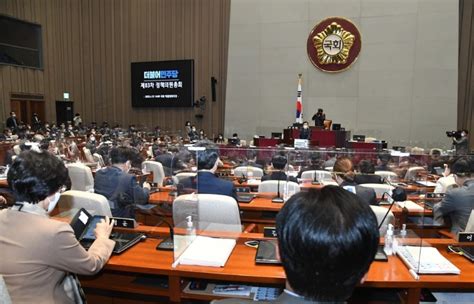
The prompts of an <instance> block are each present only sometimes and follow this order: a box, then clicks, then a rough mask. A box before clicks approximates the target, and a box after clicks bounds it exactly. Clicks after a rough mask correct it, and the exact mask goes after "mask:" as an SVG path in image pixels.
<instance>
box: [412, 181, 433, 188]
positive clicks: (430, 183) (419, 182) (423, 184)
mask: <svg viewBox="0 0 474 304" xmlns="http://www.w3.org/2000/svg"><path fill="white" fill-rule="evenodd" d="M416 183H417V184H420V185H422V186H425V187H436V183H433V182H430V181H416Z"/></svg>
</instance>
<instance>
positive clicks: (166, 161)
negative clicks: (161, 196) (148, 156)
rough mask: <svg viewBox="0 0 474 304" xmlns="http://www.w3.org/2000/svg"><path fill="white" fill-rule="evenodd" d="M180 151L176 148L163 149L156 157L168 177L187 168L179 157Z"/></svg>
mask: <svg viewBox="0 0 474 304" xmlns="http://www.w3.org/2000/svg"><path fill="white" fill-rule="evenodd" d="M178 152H179V149H178V148H177V147H176V146H170V147H169V148H166V147H164V148H162V149H161V153H160V154H158V155H157V156H156V157H155V160H156V161H157V162H160V163H161V164H162V165H163V170H164V171H165V175H166V176H171V175H173V174H174V173H175V172H176V171H180V170H183V169H186V168H187V166H186V164H184V163H183V162H182V160H181V159H180V158H179V156H178Z"/></svg>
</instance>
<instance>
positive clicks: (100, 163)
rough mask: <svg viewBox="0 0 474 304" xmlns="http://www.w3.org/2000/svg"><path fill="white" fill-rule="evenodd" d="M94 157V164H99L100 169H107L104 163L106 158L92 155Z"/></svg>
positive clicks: (97, 154)
mask: <svg viewBox="0 0 474 304" xmlns="http://www.w3.org/2000/svg"><path fill="white" fill-rule="evenodd" d="M92 157H93V158H94V162H96V163H98V164H99V167H101V168H102V167H105V162H104V158H103V157H102V155H100V154H99V153H94V154H92Z"/></svg>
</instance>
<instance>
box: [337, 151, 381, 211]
mask: <svg viewBox="0 0 474 304" xmlns="http://www.w3.org/2000/svg"><path fill="white" fill-rule="evenodd" d="M333 173H334V174H335V176H336V182H337V183H338V184H339V186H340V187H342V188H344V189H346V190H348V191H350V192H353V193H355V194H356V195H357V196H358V197H359V198H360V199H361V201H363V202H365V203H367V204H368V205H378V202H377V196H376V194H375V191H374V189H371V188H367V187H362V186H359V185H357V184H356V182H355V181H354V176H355V173H354V166H353V164H352V161H351V160H350V159H349V158H347V157H339V158H338V159H337V160H336V163H334V168H333Z"/></svg>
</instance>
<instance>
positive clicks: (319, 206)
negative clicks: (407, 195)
mask: <svg viewBox="0 0 474 304" xmlns="http://www.w3.org/2000/svg"><path fill="white" fill-rule="evenodd" d="M276 228H277V236H278V249H279V253H280V258H281V262H282V264H283V268H284V270H285V274H286V288H285V291H284V292H283V293H282V294H281V295H280V296H279V297H278V299H277V300H276V301H274V302H273V303H345V302H344V301H346V300H347V299H348V298H349V297H350V296H351V295H352V293H353V291H354V288H355V287H356V285H357V284H359V283H362V282H363V281H364V277H365V275H366V273H367V271H368V270H369V267H370V264H371V263H372V261H373V260H374V256H375V253H376V252H377V247H378V244H379V231H378V228H377V219H376V217H375V214H374V213H373V211H372V210H371V208H370V207H369V206H368V205H366V204H363V203H361V202H360V199H359V198H358V197H357V196H356V195H354V194H352V193H350V192H349V191H345V190H343V189H341V188H339V187H334V186H326V187H324V188H322V189H321V190H313V191H309V192H299V193H297V194H295V195H293V196H292V197H291V198H290V199H289V200H288V201H287V202H286V203H285V205H284V206H283V208H282V209H281V211H280V212H279V213H278V215H277V219H276ZM215 302H217V303H244V302H245V301H242V300H236V299H227V300H222V301H215Z"/></svg>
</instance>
